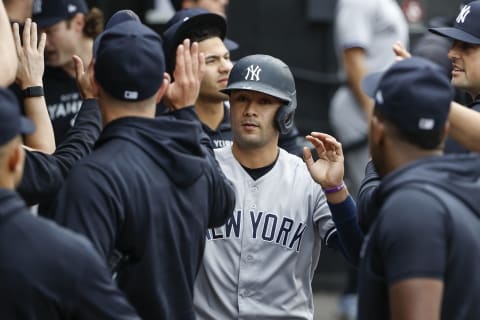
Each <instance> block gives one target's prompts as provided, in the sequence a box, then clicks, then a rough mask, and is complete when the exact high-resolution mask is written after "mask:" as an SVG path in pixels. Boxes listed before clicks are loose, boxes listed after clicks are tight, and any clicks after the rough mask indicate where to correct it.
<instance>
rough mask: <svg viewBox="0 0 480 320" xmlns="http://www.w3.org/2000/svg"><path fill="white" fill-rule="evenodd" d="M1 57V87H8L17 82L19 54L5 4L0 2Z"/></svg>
mask: <svg viewBox="0 0 480 320" xmlns="http://www.w3.org/2000/svg"><path fill="white" fill-rule="evenodd" d="M0 57H2V71H1V72H0V86H2V87H7V86H9V85H10V84H12V83H13V82H14V81H15V76H16V74H17V65H18V59H17V53H16V52H15V44H14V42H13V34H12V29H11V27H10V22H9V20H8V16H7V12H6V11H5V7H4V5H3V2H1V1H0Z"/></svg>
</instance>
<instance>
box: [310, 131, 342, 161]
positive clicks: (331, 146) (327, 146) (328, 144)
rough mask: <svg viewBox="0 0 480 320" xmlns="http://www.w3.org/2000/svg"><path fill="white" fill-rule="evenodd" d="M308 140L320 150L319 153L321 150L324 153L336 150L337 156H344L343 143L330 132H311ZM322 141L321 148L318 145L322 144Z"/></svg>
mask: <svg viewBox="0 0 480 320" xmlns="http://www.w3.org/2000/svg"><path fill="white" fill-rule="evenodd" d="M309 137H310V138H309ZM307 140H308V141H310V142H311V143H312V144H313V145H314V146H315V148H316V149H317V152H319V155H320V152H322V153H324V152H327V151H331V152H334V154H335V155H336V156H343V150H342V144H341V143H340V142H338V141H337V139H335V138H334V137H333V136H331V135H329V134H326V133H322V132H311V133H310V135H309V136H307ZM320 143H321V145H322V148H321V149H320V150H319V149H318V148H317V145H320Z"/></svg>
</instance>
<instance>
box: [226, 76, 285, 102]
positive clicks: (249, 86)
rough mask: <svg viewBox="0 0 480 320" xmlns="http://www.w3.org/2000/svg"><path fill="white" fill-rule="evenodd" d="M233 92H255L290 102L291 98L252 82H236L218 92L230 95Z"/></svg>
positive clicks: (264, 85) (267, 86)
mask: <svg viewBox="0 0 480 320" xmlns="http://www.w3.org/2000/svg"><path fill="white" fill-rule="evenodd" d="M234 90H247V91H255V92H261V93H265V94H268V95H270V96H272V97H276V98H278V99H280V100H283V101H287V102H290V100H291V98H290V97H289V96H287V95H286V94H285V93H283V92H281V91H279V90H277V89H275V88H273V87H271V86H269V85H266V84H263V83H257V82H252V81H240V82H236V83H234V84H232V85H229V86H227V88H225V89H222V90H220V92H223V93H226V94H228V95H230V93H231V92H232V91H234Z"/></svg>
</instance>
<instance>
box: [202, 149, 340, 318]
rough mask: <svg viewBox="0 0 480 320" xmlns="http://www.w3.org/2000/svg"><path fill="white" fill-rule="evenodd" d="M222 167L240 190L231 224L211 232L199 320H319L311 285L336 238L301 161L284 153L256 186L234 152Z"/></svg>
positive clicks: (221, 153) (223, 153)
mask: <svg viewBox="0 0 480 320" xmlns="http://www.w3.org/2000/svg"><path fill="white" fill-rule="evenodd" d="M215 154H216V157H217V160H218V162H219V164H220V166H221V168H222V170H223V171H224V173H225V175H226V176H227V178H229V179H230V180H231V181H233V184H234V186H235V196H236V204H235V210H234V212H233V215H232V217H231V218H230V219H229V220H228V222H227V223H226V224H225V225H224V226H223V227H220V228H216V229H210V230H208V233H207V243H206V247H205V253H204V258H203V263H202V266H201V268H200V271H199V274H198V276H197V279H196V282H195V292H194V302H195V308H196V313H197V318H198V319H276V318H285V319H287V318H288V319H313V300H312V287H311V281H312V277H313V274H314V271H315V268H316V266H317V262H318V258H319V256H320V250H321V244H322V239H325V240H326V241H328V238H329V237H330V236H331V235H332V234H333V233H334V232H335V231H336V229H335V226H334V223H333V221H332V219H331V213H330V210H329V208H328V205H327V202H326V197H325V195H324V193H323V191H322V190H321V187H320V186H319V185H318V184H316V183H315V182H314V181H313V179H312V178H311V176H310V174H309V172H308V170H307V167H306V165H305V164H304V163H303V161H302V160H301V159H300V158H298V157H296V156H294V155H291V154H289V153H287V152H286V151H284V150H283V149H280V154H279V156H278V159H277V162H276V163H275V165H274V167H273V168H272V169H271V170H270V171H269V172H268V173H266V174H265V175H264V176H262V177H261V178H259V179H258V180H253V179H252V178H251V177H250V175H249V174H248V173H247V172H246V171H245V169H244V168H242V166H241V165H240V163H239V162H238V161H237V160H236V159H235V158H234V156H233V154H232V151H231V147H230V146H228V147H225V148H222V149H216V150H215Z"/></svg>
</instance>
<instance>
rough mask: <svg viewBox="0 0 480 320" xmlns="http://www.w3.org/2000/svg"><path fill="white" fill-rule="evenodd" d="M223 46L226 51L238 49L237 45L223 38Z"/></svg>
mask: <svg viewBox="0 0 480 320" xmlns="http://www.w3.org/2000/svg"><path fill="white" fill-rule="evenodd" d="M223 44H224V45H225V48H227V50H228V51H234V50H237V49H238V47H239V45H238V43H236V42H235V41H233V40H231V39H228V38H225V39H224V40H223Z"/></svg>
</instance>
